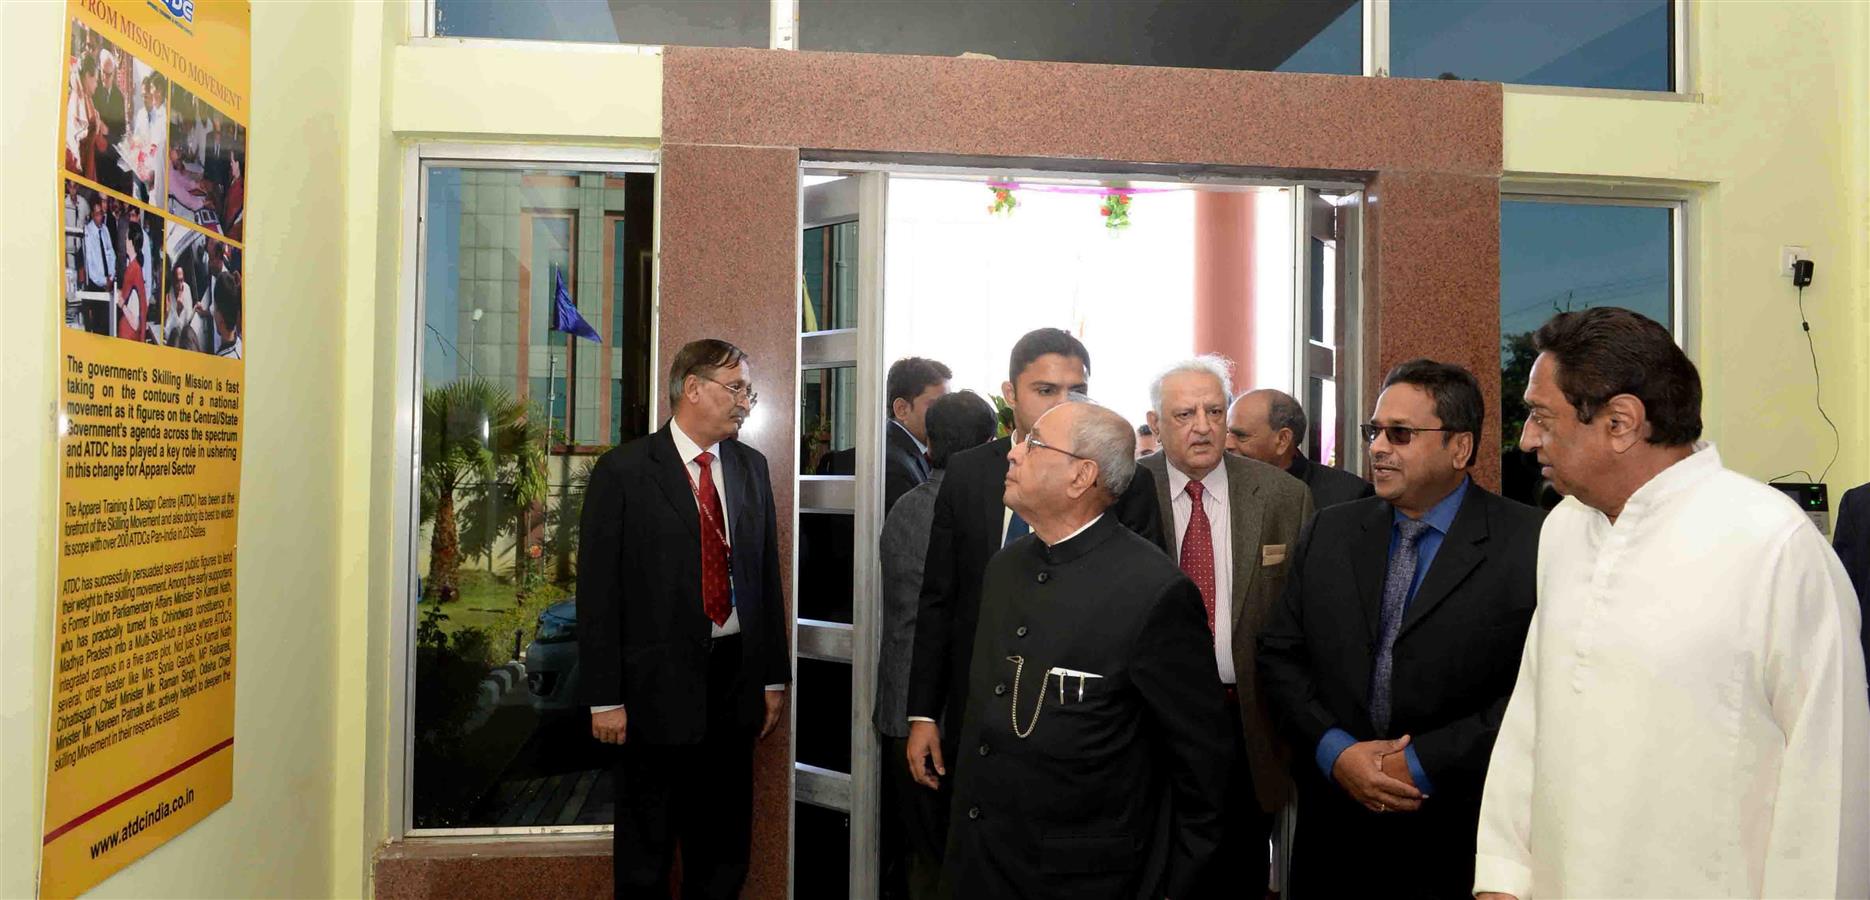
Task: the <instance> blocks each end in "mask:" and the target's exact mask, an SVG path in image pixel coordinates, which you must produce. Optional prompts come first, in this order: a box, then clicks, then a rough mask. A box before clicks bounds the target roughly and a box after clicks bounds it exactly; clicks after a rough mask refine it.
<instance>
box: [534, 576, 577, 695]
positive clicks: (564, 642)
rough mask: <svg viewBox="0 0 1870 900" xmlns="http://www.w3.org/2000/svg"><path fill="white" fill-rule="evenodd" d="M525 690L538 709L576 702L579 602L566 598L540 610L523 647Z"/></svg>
mask: <svg viewBox="0 0 1870 900" xmlns="http://www.w3.org/2000/svg"><path fill="white" fill-rule="evenodd" d="M526 690H527V691H528V692H529V693H531V694H532V706H533V708H534V709H536V710H539V711H541V712H545V711H548V710H567V709H575V708H577V707H578V706H579V703H578V603H577V601H575V600H571V599H567V600H564V601H562V602H559V603H554V604H552V605H551V606H548V607H546V608H545V610H544V611H543V612H541V613H539V621H538V624H537V625H536V626H535V627H534V628H533V635H532V643H531V644H529V645H527V647H526Z"/></svg>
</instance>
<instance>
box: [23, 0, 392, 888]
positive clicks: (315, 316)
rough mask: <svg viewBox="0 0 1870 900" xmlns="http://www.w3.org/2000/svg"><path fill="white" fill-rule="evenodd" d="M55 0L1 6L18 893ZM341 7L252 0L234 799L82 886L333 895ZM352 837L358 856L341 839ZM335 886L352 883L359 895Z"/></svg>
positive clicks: (38, 700)
mask: <svg viewBox="0 0 1870 900" xmlns="http://www.w3.org/2000/svg"><path fill="white" fill-rule="evenodd" d="M63 11H64V4H63V3H7V4H0V35H4V38H3V40H4V45H3V49H0V59H4V63H0V65H4V69H0V72H3V73H4V82H3V88H4V96H5V108H4V119H3V120H0V126H3V127H4V131H0V133H4V134H6V135H7V139H6V140H5V141H4V157H0V158H3V160H4V164H3V166H0V185H4V188H3V189H4V190H5V192H6V193H5V197H4V200H0V209H6V210H7V211H8V215H9V216H11V217H12V218H10V219H9V222H8V225H7V227H6V228H5V229H4V234H5V248H4V253H5V256H4V260H5V264H4V271H5V272H6V273H7V280H8V281H9V282H11V283H12V284H13V291H12V293H10V294H9V297H10V302H9V303H8V310H9V315H8V318H9V323H8V327H7V328H5V329H0V342H4V343H3V344H0V360H4V362H0V365H4V366H5V367H6V381H5V383H6V390H5V391H4V393H3V394H0V396H4V397H5V398H6V399H5V403H6V410H5V413H4V416H5V421H6V422H7V423H8V424H7V427H6V428H5V429H0V434H3V435H4V436H3V437H0V449H3V450H4V460H5V465H4V466H3V467H0V477H4V478H5V482H4V484H5V491H4V500H0V504H3V505H4V511H5V515H6V519H5V521H6V522H7V528H8V533H9V545H10V546H9V549H8V551H7V552H6V553H4V554H0V567H3V568H0V583H3V584H5V586H6V587H5V590H6V592H7V596H6V602H5V604H4V605H3V606H0V617H4V618H3V619H0V635H4V638H3V640H4V641H5V642H6V644H5V648H4V652H3V653H0V660H4V661H0V704H3V705H0V710H3V711H4V722H5V736H4V743H3V744H0V771H4V773H5V778H6V782H5V796H4V799H0V839H3V843H0V896H5V897H20V896H31V894H32V891H33V874H34V870H35V867H36V863H37V846H38V838H37V836H38V834H39V829H40V821H39V820H40V804H41V802H42V797H41V792H42V789H43V788H42V785H43V780H44V771H43V765H44V757H45V740H46V737H45V734H46V732H45V723H46V697H47V677H48V671H49V669H48V656H47V653H48V650H49V646H48V645H49V643H50V641H49V639H48V637H47V635H48V634H49V633H50V628H51V600H52V594H53V592H52V576H53V566H52V560H53V545H52V534H53V521H52V511H53V506H52V499H53V497H54V495H55V494H56V491H57V482H56V480H55V479H54V478H53V472H54V469H53V451H54V447H55V441H54V431H53V424H52V416H51V398H52V397H53V389H52V379H51V376H52V374H53V373H54V371H55V369H54V368H53V362H54V358H53V347H54V346H55V345H54V344H53V336H54V334H55V333H56V332H55V331H54V328H55V327H56V323H55V318H56V315H55V309H54V307H55V304H54V303H53V302H51V300H50V298H51V297H52V296H54V294H53V291H54V289H55V288H54V285H55V284H56V281H57V279H58V277H59V276H58V274H57V268H56V261H57V244H56V238H55V232H54V229H53V228H52V227H51V226H52V208H51V207H52V197H53V194H52V183H51V181H50V179H51V178H52V176H53V173H54V166H55V155H54V152H55V150H56V147H57V137H56V135H55V129H56V128H57V125H58V122H59V117H58V110H57V108H56V107H57V97H58V91H57V83H56V81H55V80H54V79H55V78H56V75H57V72H58V65H59V54H60V40H61V36H62V24H61V20H62V17H63ZM349 20H350V12H349V9H348V7H347V6H346V5H345V4H328V3H319V2H268V3H256V4H254V6H253V63H254V65H253V87H252V90H253V96H254V97H255V98H257V100H258V102H256V103H255V104H254V107H253V111H254V112H253V120H252V122H251V130H250V135H251V144H250V148H249V158H250V160H251V165H250V169H249V171H250V172H252V173H253V176H254V180H253V182H252V187H251V189H250V191H249V194H248V198H247V210H248V213H247V214H248V216H249V225H248V234H249V235H251V236H254V237H255V238H256V240H255V241H254V243H253V244H252V245H251V246H250V248H249V249H248V252H247V256H246V269H247V279H248V284H249V296H250V297H256V298H262V299H261V301H259V302H253V303H252V304H251V305H250V307H249V309H248V312H247V315H248V335H247V347H248V350H249V353H250V356H249V358H248V361H247V378H248V381H247V390H248V396H249V397H251V398H252V400H251V402H250V403H249V404H248V406H247V421H246V427H245V449H246V453H245V460H246V464H245V466H243V472H242V484H241V504H240V575H239V579H240V584H239V591H240V616H239V631H238V635H237V639H238V655H239V670H238V673H237V675H236V704H237V706H236V722H235V745H234V797H233V800H232V802H230V803H229V804H228V805H227V806H225V807H223V808H222V809H220V810H218V811H216V812H214V813H213V814H212V815H210V816H209V817H208V818H207V819H206V820H204V821H203V822H202V823H201V824H199V825H197V826H196V827H195V828H193V829H192V830H190V831H188V832H186V833H184V834H183V835H181V836H180V837H178V838H176V839H175V840H173V841H171V842H170V843H168V844H166V845H164V846H163V847H161V848H159V849H157V850H156V851H155V852H153V853H151V854H150V855H149V856H147V857H145V858H144V859H142V860H141V861H139V862H137V863H135V864H134V865H132V866H131V867H130V868H129V869H126V870H125V871H123V872H121V873H119V874H118V875H116V876H115V877H113V878H112V879H110V880H109V881H106V882H105V883H104V884H103V885H101V886H99V887H98V888H97V889H96V890H95V891H94V892H93V894H92V896H97V897H235V896H238V897H317V896H327V895H330V894H332V893H333V892H334V890H335V888H334V886H333V875H332V866H331V864H330V860H331V858H332V856H333V840H334V835H335V833H336V832H335V830H334V822H335V819H336V816H337V813H338V810H339V807H340V806H341V801H340V798H339V797H338V796H337V795H336V794H335V793H334V791H333V789H332V785H333V777H334V771H335V770H336V769H337V768H338V767H337V766H336V765H335V763H334V759H335V757H334V754H333V739H334V733H335V729H336V725H337V716H338V712H339V710H340V708H341V703H340V693H339V691H338V688H339V686H340V683H341V682H340V678H339V671H338V656H337V653H336V650H337V640H338V634H339V623H340V621H341V619H340V610H341V603H340V602H339V601H340V596H341V595H340V592H339V590H338V586H339V584H340V572H339V569H338V565H337V563H338V554H337V548H338V546H339V542H340V537H341V535H340V530H339V527H338V526H339V523H340V520H339V518H338V507H337V506H336V504H335V503H334V502H333V498H335V497H338V496H339V495H340V494H341V493H342V491H341V490H340V484H341V482H340V472H341V450H342V446H341V444H340V440H339V438H340V433H339V431H338V430H337V428H336V427H335V425H336V419H337V416H338V413H339V411H340V410H341V409H342V408H343V395H342V394H341V393H340V392H339V390H338V388H339V383H338V381H337V379H336V378H335V377H334V374H333V373H334V372H335V371H337V370H338V369H339V366H340V362H341V360H342V357H343V350H344V333H343V331H342V329H341V326H342V324H343V323H344V315H343V313H344V308H345V304H344V303H342V302H341V301H340V295H339V293H338V288H339V286H340V285H341V284H342V278H343V273H344V271H345V252H346V245H345V236H346V225H345V222H346V216H345V209H346V206H345V195H344V194H343V192H342V191H341V187H342V183H343V178H344V170H343V168H342V161H343V158H344V157H343V154H344V150H345V147H344V144H343V142H342V140H341V135H342V134H343V131H342V127H341V126H342V123H343V119H344V109H345V103H346V82H347V75H348V71H349V65H348V59H347V50H346V48H347V47H348V46H349V45H350V40H349V27H350V25H349ZM351 855H353V856H354V855H355V854H354V853H353V854H351ZM350 893H352V894H356V893H357V892H356V891H354V890H353V891H351V892H350Z"/></svg>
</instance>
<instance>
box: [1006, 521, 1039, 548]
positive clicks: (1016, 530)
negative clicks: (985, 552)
mask: <svg viewBox="0 0 1870 900" xmlns="http://www.w3.org/2000/svg"><path fill="white" fill-rule="evenodd" d="M1031 533H1032V526H1031V525H1028V524H1026V520H1025V519H1022V518H1020V515H1019V513H1014V514H1013V520H1012V521H1010V522H1008V523H1006V540H1005V541H1002V542H1001V544H1000V547H1001V548H1002V549H1004V548H1007V547H1011V546H1013V542H1014V541H1017V540H1019V539H1020V538H1023V537H1025V536H1026V535H1029V534H1031Z"/></svg>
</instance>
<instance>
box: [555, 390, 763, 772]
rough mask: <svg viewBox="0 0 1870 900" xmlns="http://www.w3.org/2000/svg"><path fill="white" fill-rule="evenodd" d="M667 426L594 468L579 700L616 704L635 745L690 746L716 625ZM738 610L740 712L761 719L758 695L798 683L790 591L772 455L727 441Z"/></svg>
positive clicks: (704, 702) (586, 533) (699, 719)
mask: <svg viewBox="0 0 1870 900" xmlns="http://www.w3.org/2000/svg"><path fill="white" fill-rule="evenodd" d="M669 428H670V426H669V425H668V424H667V423H664V425H663V426H662V430H660V431H657V432H656V433H655V434H652V435H649V436H647V437H642V438H638V439H636V440H634V441H631V442H630V443H628V444H625V445H623V446H621V447H618V448H616V449H614V450H611V451H610V452H608V453H605V454H604V455H603V456H601V457H599V458H598V461H597V463H596V464H595V465H593V466H592V467H591V481H590V486H589V487H587V488H586V489H585V495H584V514H583V517H582V518H581V519H580V520H579V523H580V524H579V527H580V529H582V531H581V534H580V538H579V546H578V598H577V603H578V669H579V673H578V678H579V690H580V693H581V695H582V702H583V703H585V704H588V705H591V706H608V705H612V704H617V703H621V704H623V705H624V707H625V708H627V709H628V710H629V714H630V734H629V738H630V740H631V741H632V742H635V741H641V742H644V743H649V744H691V743H696V742H699V741H700V740H701V737H702V733H703V732H704V731H705V730H706V727H707V722H708V648H709V645H710V643H711V641H710V638H709V633H710V627H709V622H708V617H707V615H706V614H705V613H703V612H702V609H701V517H700V516H699V514H698V512H697V509H696V505H695V494H694V488H693V487H692V483H691V482H690V481H689V478H688V473H687V471H686V470H685V467H684V466H683V463H682V460H681V459H680V457H679V456H678V455H677V453H676V449H675V439H674V438H673V437H672V436H671V435H670V432H669ZM720 455H721V462H722V463H723V465H724V468H725V472H724V477H721V478H719V479H717V482H716V483H717V486H718V488H720V489H722V490H723V492H724V493H725V495H726V496H725V502H726V504H727V510H728V518H729V520H730V526H729V533H728V537H729V540H730V541H731V542H732V544H733V553H732V564H731V568H732V573H733V579H734V607H735V609H736V610H737V611H738V612H739V614H740V633H741V635H742V636H743V639H742V641H741V654H742V657H741V666H740V682H739V684H737V685H736V686H735V688H734V704H735V715H736V718H737V719H738V720H739V721H740V722H741V723H742V724H744V725H748V726H756V725H758V723H759V722H760V721H761V719H762V717H763V716H764V715H765V711H766V706H765V701H764V699H763V698H762V697H761V693H762V691H764V690H765V686H766V685H768V684H787V683H790V682H791V680H792V661H791V656H790V651H789V649H788V644H787V641H786V610H785V597H784V595H783V594H782V593H781V590H780V582H779V548H778V532H779V529H778V527H777V523H776V517H775V514H774V510H773V491H772V484H771V482H770V481H769V480H768V478H769V474H768V472H767V467H766V457H764V456H761V455H760V452H759V451H757V450H755V449H753V448H752V447H749V446H747V445H745V444H742V443H741V442H739V441H738V440H734V439H731V438H730V439H728V440H725V441H722V442H721V446H720Z"/></svg>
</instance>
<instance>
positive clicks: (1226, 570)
mask: <svg viewBox="0 0 1870 900" xmlns="http://www.w3.org/2000/svg"><path fill="white" fill-rule="evenodd" d="M1232 365H1233V364H1232V363H1230V362H1228V361H1227V359H1226V358H1224V357H1220V356H1203V357H1198V358H1196V359H1191V360H1188V361H1186V362H1181V363H1177V364H1176V365H1174V366H1172V367H1170V368H1169V370H1168V371H1166V372H1164V373H1163V374H1161V375H1159V376H1157V378H1156V380H1155V382H1153V383H1152V384H1151V385H1150V388H1149V397H1150V403H1151V405H1152V406H1154V407H1155V408H1154V409H1152V410H1151V411H1150V413H1149V424H1150V427H1152V428H1153V429H1154V430H1155V431H1156V433H1157V434H1158V435H1160V436H1161V437H1162V452H1161V453H1158V454H1156V455H1154V456H1147V457H1144V458H1143V460H1142V461H1141V462H1140V463H1138V468H1140V469H1146V470H1148V471H1149V473H1150V474H1151V475H1152V476H1153V477H1154V479H1155V482H1156V502H1157V505H1158V506H1159V507H1161V509H1162V527H1163V532H1164V534H1167V535H1168V536H1170V537H1171V538H1172V539H1173V541H1174V546H1175V548H1176V551H1175V559H1176V560H1177V561H1178V563H1179V565H1180V566H1181V569H1182V572H1183V573H1184V574H1186V575H1187V576H1188V577H1189V579H1190V580H1192V581H1193V582H1194V583H1195V587H1196V588H1198V589H1199V590H1200V593H1201V601H1202V605H1203V606H1204V607H1205V609H1206V614H1207V625H1208V636H1209V642H1210V644H1211V645H1212V651H1213V654H1214V662H1215V667H1216V669H1217V671H1218V674H1219V675H1220V683H1219V684H1218V685H1214V686H1211V687H1209V688H1208V689H1209V690H1212V691H1213V692H1214V693H1216V694H1218V695H1220V696H1221V697H1222V699H1223V701H1224V705H1225V706H1226V708H1227V716H1228V730H1229V732H1230V734H1231V736H1232V741H1231V742H1230V743H1231V746H1230V754H1229V759H1230V760H1231V765H1230V766H1229V772H1228V781H1227V793H1226V794H1225V795H1223V798H1222V800H1223V806H1222V826H1223V827H1222V832H1221V833H1222V840H1221V847H1220V852H1218V853H1216V854H1215V857H1214V862H1213V864H1212V865H1211V866H1210V867H1209V871H1208V874H1207V877H1206V878H1204V879H1203V882H1204V884H1205V885H1206V886H1207V889H1208V890H1209V891H1210V892H1211V893H1213V894H1214V895H1215V896H1223V895H1225V894H1227V893H1228V892H1230V891H1231V892H1232V893H1234V894H1235V895H1240V894H1241V889H1242V888H1246V889H1248V890H1246V891H1245V895H1246V896H1250V897H1255V898H1257V897H1258V896H1260V894H1259V893H1258V892H1256V891H1254V890H1252V888H1254V887H1256V886H1257V887H1258V888H1261V889H1264V888H1265V887H1266V886H1267V885H1268V877H1267V876H1268V857H1267V852H1266V850H1267V841H1268V839H1269V838H1271V837H1272V836H1273V819H1274V815H1275V814H1276V813H1278V812H1279V811H1280V810H1281V809H1283V808H1285V805H1286V803H1287V802H1288V801H1290V800H1291V799H1292V779H1291V776H1290V775H1288V774H1287V773H1286V766H1287V762H1288V760H1289V759H1290V758H1291V757H1290V754H1289V753H1288V751H1287V748H1286V746H1285V742H1284V741H1282V740H1280V738H1279V736H1278V734H1277V732H1276V731H1275V730H1274V728H1273V723H1272V717H1271V715H1270V713H1269V711H1268V710H1267V707H1266V698H1265V697H1263V696H1261V694H1260V692H1259V691H1258V690H1257V689H1256V687H1257V685H1258V682H1259V679H1258V677H1257V673H1256V670H1255V657H1256V656H1257V652H1258V646H1257V644H1258V641H1259V637H1260V629H1261V627H1262V626H1263V625H1264V624H1265V622H1266V618H1267V615H1268V614H1269V613H1270V612H1271V611H1272V608H1273V604H1274V603H1275V602H1276V601H1277V599H1278V597H1279V594H1280V592H1281V591H1283V590H1284V589H1285V586H1286V572H1287V569H1288V567H1287V566H1286V555H1287V554H1288V553H1289V552H1290V551H1291V549H1292V545H1293V544H1295V543H1297V542H1298V536H1299V529H1300V528H1302V527H1303V526H1304V525H1305V520H1307V519H1309V518H1311V515H1312V497H1311V493H1310V492H1309V491H1307V490H1306V489H1305V485H1304V484H1302V483H1300V482H1299V481H1298V480H1297V479H1295V478H1292V477H1291V476H1288V475H1287V474H1285V473H1284V472H1281V471H1279V470H1278V469H1275V468H1273V467H1272V466H1269V465H1266V464H1265V463H1262V462H1259V461H1258V460H1253V459H1248V458H1246V457H1244V456H1237V455H1234V454H1231V453H1226V452H1224V451H1223V450H1222V444H1223V441H1224V439H1225V437H1226V434H1227V428H1226V425H1227V398H1228V396H1229V395H1230V394H1231V393H1232V390H1233V385H1232V380H1231V377H1230V370H1231V368H1232Z"/></svg>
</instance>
